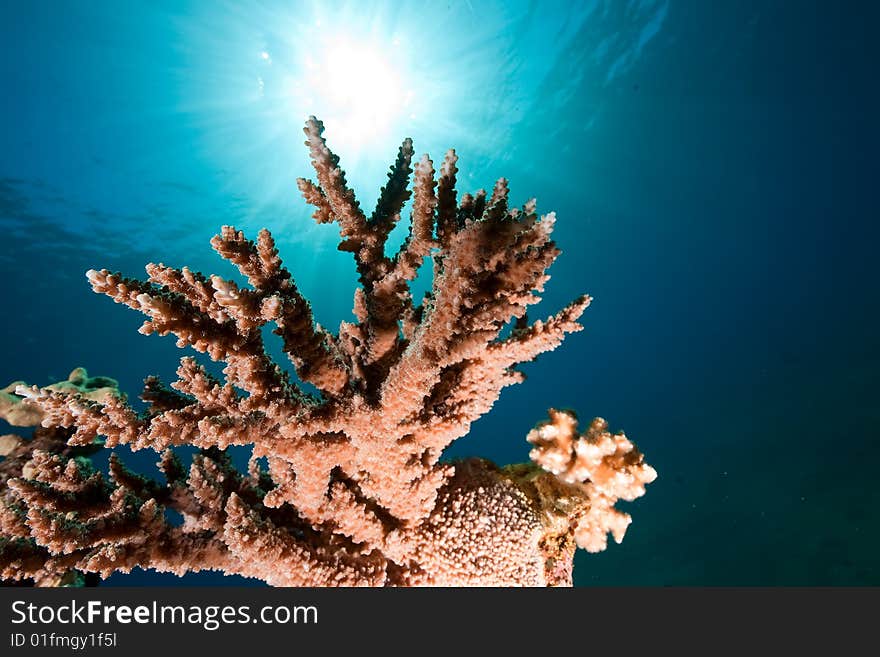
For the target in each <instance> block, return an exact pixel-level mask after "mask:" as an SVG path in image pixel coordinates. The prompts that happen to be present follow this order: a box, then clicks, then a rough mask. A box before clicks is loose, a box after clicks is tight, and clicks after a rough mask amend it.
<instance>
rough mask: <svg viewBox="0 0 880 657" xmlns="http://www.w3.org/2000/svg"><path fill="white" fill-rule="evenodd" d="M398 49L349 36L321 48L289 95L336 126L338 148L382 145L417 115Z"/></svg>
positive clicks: (292, 81) (303, 64) (303, 67)
mask: <svg viewBox="0 0 880 657" xmlns="http://www.w3.org/2000/svg"><path fill="white" fill-rule="evenodd" d="M394 49H395V46H394V44H393V43H392V42H390V41H389V43H388V44H387V47H384V48H383V47H381V46H380V44H377V43H371V42H370V41H368V40H357V39H355V38H353V37H350V36H347V37H342V38H340V37H339V36H337V37H335V38H334V39H332V40H327V41H324V42H322V43H320V47H317V48H314V49H312V50H311V52H309V53H308V54H307V55H305V56H304V57H303V59H302V61H301V62H300V66H301V70H300V75H299V76H296V77H295V78H291V79H290V87H289V89H288V92H289V93H290V94H291V96H292V97H293V98H292V100H294V101H295V102H296V104H297V105H302V106H305V107H309V108H313V109H312V110H310V113H312V112H313V113H315V114H316V115H318V116H320V117H321V119H322V120H323V121H324V122H325V123H327V124H328V125H331V124H332V125H333V129H334V140H335V141H336V143H337V144H338V145H345V146H349V147H351V148H354V149H358V148H359V147H363V146H365V145H367V144H369V143H370V142H373V141H377V140H378V139H380V138H382V137H383V136H384V135H385V134H387V133H388V131H389V129H390V128H391V126H392V125H394V124H395V121H396V120H397V119H399V118H400V117H401V116H410V115H411V114H412V112H411V110H412V108H411V107H410V105H411V103H412V99H413V92H412V90H410V89H408V88H407V81H406V80H405V79H404V73H403V71H402V70H400V69H399V68H398V67H396V66H395V65H394V57H393V55H394V54H395V53H394Z"/></svg>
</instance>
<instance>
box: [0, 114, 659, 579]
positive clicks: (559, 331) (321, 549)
mask: <svg viewBox="0 0 880 657" xmlns="http://www.w3.org/2000/svg"><path fill="white" fill-rule="evenodd" d="M304 132H305V134H306V142H305V143H306V145H307V146H308V148H309V151H310V153H311V158H312V163H313V165H314V169H315V174H316V180H315V181H310V180H305V179H300V180H299V181H298V183H299V188H300V191H301V192H302V194H303V196H304V197H305V199H306V201H308V202H309V203H310V204H312V205H313V206H314V208H315V212H314V215H313V216H314V218H315V220H316V221H317V222H318V223H330V222H335V223H336V224H337V225H338V227H339V232H340V236H341V241H340V245H339V248H340V250H342V251H348V252H351V253H352V254H353V256H354V259H355V263H356V266H357V270H358V274H359V281H360V287H359V288H358V289H357V290H356V292H355V296H354V316H355V319H356V321H354V322H351V323H348V322H343V323H342V324H341V326H340V327H339V330H338V331H337V332H336V333H332V332H330V331H327V330H325V329H324V328H322V327H321V326H320V325H319V324H317V323H316V322H315V320H314V318H313V316H312V311H311V307H310V305H309V303H308V301H307V300H306V299H305V298H304V297H303V296H302V295H301V294H300V292H299V290H298V289H297V287H296V284H295V283H294V280H293V278H292V277H291V275H290V273H289V272H288V271H287V270H286V269H285V268H284V266H283V265H282V263H281V260H280V258H279V255H278V250H277V249H276V248H275V244H274V241H273V238H272V235H271V234H270V233H269V231H267V230H262V231H260V233H259V234H258V235H257V238H256V240H254V241H252V240H250V239H248V238H246V237H245V235H244V234H243V233H242V232H241V231H238V230H236V229H234V228H233V227H230V226H224V227H223V229H222V231H221V233H220V234H219V235H217V236H215V237H214V238H213V240H212V241H211V244H212V246H213V247H214V249H215V250H216V251H217V252H218V253H219V254H220V255H221V256H222V257H223V258H225V259H227V260H229V261H230V262H232V263H233V264H234V265H235V266H236V267H237V268H238V270H239V271H240V272H241V274H242V276H243V277H244V278H245V279H246V280H247V283H248V285H247V286H243V285H240V284H239V283H236V282H235V281H233V280H228V279H224V278H221V277H220V276H216V275H213V276H205V275H203V274H201V273H198V272H194V271H191V270H190V269H188V268H187V267H183V268H181V269H176V268H173V267H168V266H165V265H163V264H149V265H147V268H146V269H147V275H148V279H147V280H146V281H140V280H137V279H133V278H126V277H124V276H122V275H121V274H118V273H112V272H109V271H107V270H100V271H94V270H92V271H89V272H88V274H87V276H88V279H89V281H90V283H91V285H92V288H93V289H94V290H95V291H96V292H99V293H102V294H105V295H107V296H109V297H111V298H112V299H113V300H114V301H116V302H117V303H122V304H125V305H127V306H129V307H130V308H133V309H135V310H139V311H141V312H142V313H144V314H145V315H146V316H147V321H146V322H145V323H144V325H143V326H142V328H141V332H142V333H144V334H150V333H158V334H159V335H166V334H172V335H174V336H176V338H177V343H178V345H179V346H180V347H191V348H193V349H194V350H195V351H197V352H201V353H204V354H206V355H207V357H209V358H210V359H212V360H214V361H219V362H222V363H224V364H225V367H224V369H223V379H222V380H220V379H217V378H215V377H213V376H211V375H210V374H209V373H208V371H207V370H206V369H205V368H204V367H203V366H202V365H201V364H200V363H199V362H198V360H196V359H195V358H192V357H185V358H183V359H182V360H181V364H180V367H179V369H178V371H177V375H178V380H177V381H175V382H173V383H172V384H171V385H170V387H167V386H165V385H164V384H163V383H162V382H160V381H159V380H158V379H156V378H154V377H150V378H148V379H147V380H146V382H145V387H144V391H143V393H142V394H141V399H143V400H144V402H146V404H147V410H146V411H145V412H142V413H138V412H136V411H135V409H133V408H132V407H131V406H130V405H129V404H128V402H127V399H126V397H125V395H123V394H121V393H120V392H119V391H118V390H117V385H116V382H115V381H113V380H112V379H108V378H105V377H96V378H94V379H90V378H89V377H88V374H87V373H86V372H85V370H83V369H82V368H79V369H77V370H75V371H74V372H73V373H72V374H71V377H70V380H69V381H68V382H64V383H62V384H55V385H52V386H47V387H43V388H38V387H36V386H30V387H29V386H27V385H24V384H23V383H21V382H16V383H15V384H12V385H11V386H9V387H7V388H5V389H3V390H2V391H0V417H4V418H6V419H7V420H9V421H10V422H11V423H12V424H16V425H19V426H27V425H34V424H38V423H39V424H40V425H41V426H40V427H39V428H37V429H36V431H35V433H34V436H33V437H32V438H31V439H25V438H21V437H18V436H15V435H8V436H3V437H0V450H2V452H3V454H4V455H5V459H4V460H3V461H2V462H0V485H2V486H3V488H2V498H0V577H2V578H4V579H7V580H16V581H32V582H35V583H37V584H40V585H59V584H66V583H76V582H81V581H82V578H83V576H84V575H85V574H92V575H94V574H97V575H99V576H102V577H106V576H107V575H109V574H111V573H113V572H115V571H123V572H127V571H129V570H131V569H132V568H134V567H138V566H139V567H143V568H154V569H157V570H160V571H171V572H175V573H181V574H182V573H184V572H187V571H196V570H201V569H219V570H222V571H225V572H227V573H236V574H241V575H245V576H249V577H257V578H260V579H262V580H264V581H266V582H268V583H270V584H275V585H346V586H348V585H351V586H354V585H372V586H378V585H566V584H571V567H572V556H573V553H574V550H575V548H576V547H578V546H579V547H582V548H584V549H586V550H588V551H599V550H602V549H604V548H605V546H606V541H607V538H606V537H607V534H608V533H609V532H610V533H611V534H612V536H613V537H614V538H615V540H617V541H618V542H619V541H620V540H622V538H623V534H624V532H625V530H626V527H627V525H628V524H629V522H630V518H629V516H628V515H626V514H625V513H623V512H621V511H618V510H617V509H615V508H614V504H615V503H616V501H617V500H618V499H623V500H632V499H635V498H636V497H638V496H639V495H641V494H643V493H644V485H645V484H646V483H649V482H650V481H652V480H653V478H654V477H655V473H654V471H653V469H651V468H650V466H648V465H646V464H645V463H644V462H643V459H642V455H641V454H640V453H639V452H638V450H637V449H636V448H635V447H634V446H633V444H632V443H631V442H630V441H629V440H627V439H626V437H625V436H623V434H611V433H609V432H608V430H607V425H606V423H605V422H604V420H601V419H596V420H594V421H593V422H592V424H591V425H590V426H589V427H588V429H587V430H586V431H585V432H584V433H583V434H579V433H578V431H577V419H576V418H575V417H574V415H573V414H572V413H570V412H566V411H556V410H551V412H550V420H549V421H548V422H545V423H543V424H541V425H539V426H538V427H536V428H535V429H534V430H533V431H532V432H531V433H529V435H528V440H529V442H531V443H532V445H533V449H532V452H531V458H532V460H533V463H531V464H523V465H516V466H508V467H506V468H499V467H497V466H495V465H493V464H491V463H489V462H487V461H483V460H478V459H471V460H468V461H463V462H459V463H447V462H443V461H441V460H440V457H441V454H442V452H443V450H444V448H445V447H446V446H448V445H449V444H450V443H451V442H452V441H453V440H455V439H457V438H460V437H462V436H464V435H466V434H467V433H468V431H469V428H470V425H471V423H472V422H473V421H474V420H476V419H477V418H479V417H480V416H481V415H482V414H484V413H486V412H487V411H488V410H489V409H490V408H491V407H492V405H493V404H494V402H495V401H496V399H497V398H498V396H499V394H500V392H501V390H502V389H503V388H504V387H506V386H508V385H512V384H515V383H519V382H521V381H522V380H523V376H522V374H521V373H520V372H519V371H518V370H517V369H516V366H517V365H518V364H519V363H523V362H526V361H530V360H532V359H534V358H535V357H536V356H538V355H539V354H541V353H543V352H546V351H549V350H552V349H555V348H556V347H557V346H558V345H559V344H560V343H561V342H562V340H563V338H564V337H565V335H566V334H567V333H570V332H573V331H578V330H580V329H581V326H580V324H579V323H578V321H577V320H578V319H579V317H580V315H581V314H582V313H583V311H584V310H585V308H586V307H587V306H588V304H589V302H590V298H589V297H587V296H583V297H580V298H579V299H576V300H575V301H573V302H572V303H571V304H570V305H569V306H567V307H565V308H563V309H562V310H561V311H559V312H558V313H557V314H555V315H553V316H552V317H549V318H548V319H546V320H544V321H534V322H529V320H528V318H527V316H526V310H527V308H528V306H529V305H532V304H534V303H536V302H537V301H539V296H538V295H539V293H540V292H541V291H542V290H543V285H544V283H545V282H546V281H547V279H548V276H547V274H546V271H547V269H548V267H549V266H550V265H551V264H552V262H553V261H554V260H555V258H556V257H557V255H558V254H559V251H558V249H557V248H556V246H555V244H554V243H553V241H552V240H551V239H550V234H551V232H552V229H553V224H554V221H555V217H554V215H553V214H552V213H551V214H547V215H543V216H540V217H539V216H538V215H537V214H536V206H535V202H534V200H532V201H529V202H528V203H526V205H525V206H524V207H523V208H522V209H515V208H510V207H508V189H507V181H506V180H505V179H503V178H502V179H500V180H499V181H498V182H497V183H496V184H495V186H494V189H493V190H492V192H491V193H489V194H487V193H486V192H484V191H483V190H480V191H479V192H477V193H476V194H473V195H472V194H463V195H461V197H460V198H459V196H458V192H457V191H456V174H457V171H458V170H457V167H456V164H457V156H456V154H455V152H454V151H452V150H450V151H449V152H447V153H446V156H445V158H444V160H443V163H442V164H441V165H440V171H439V176H438V175H436V172H435V170H434V165H433V163H432V162H431V160H430V159H429V158H428V157H427V156H423V157H422V158H421V159H420V160H419V161H418V162H417V163H415V165H414V166H413V164H412V160H413V146H412V142H411V141H410V140H409V139H407V140H405V141H404V142H403V144H402V145H401V147H400V150H399V152H398V156H397V159H396V161H395V163H394V164H393V165H392V167H391V170H390V173H389V174H388V182H387V184H386V185H385V187H383V189H382V191H381V194H380V197H379V200H378V202H377V205H376V208H375V210H374V211H373V213H372V214H371V215H370V216H369V217H367V215H366V214H365V213H364V212H363V211H362V209H361V208H360V205H359V204H358V202H357V200H356V198H355V195H354V193H353V192H352V190H350V189H349V188H348V186H347V184H346V181H345V174H344V172H343V171H342V169H341V168H339V164H338V158H337V157H336V156H335V155H334V154H333V153H332V152H331V151H330V150H329V149H328V147H327V144H326V142H325V140H324V138H323V126H322V124H321V123H320V122H319V121H318V120H317V119H315V118H313V117H312V118H310V119H309V121H308V122H307V123H306V127H305V130H304ZM410 176H412V177H413V185H412V188H411V189H410V184H409V183H410ZM410 198H412V212H411V224H410V231H409V235H408V237H407V238H406V240H405V241H404V243H403V245H402V246H401V247H400V249H399V251H398V252H397V253H396V255H394V256H393V257H390V256H388V255H386V252H385V247H386V241H387V238H388V235H389V233H390V232H391V230H392V229H393V228H394V226H395V225H396V223H397V222H398V221H399V220H400V215H401V212H402V209H403V207H404V205H405V203H406V202H407V201H408V200H410ZM426 258H431V259H432V260H433V265H434V278H433V287H432V290H431V292H430V293H429V294H427V295H426V296H425V298H424V299H422V300H421V301H420V302H418V303H417V302H416V301H415V300H414V299H413V298H412V296H411V293H410V283H411V282H412V281H413V279H414V278H415V276H416V272H417V270H418V269H419V267H420V265H421V264H422V262H423V261H424V260H425V259H426ZM266 324H271V325H273V326H274V332H275V333H276V334H277V335H279V336H280V338H281V340H282V343H283V348H284V351H285V353H286V354H287V356H288V357H289V359H290V362H291V365H292V370H293V372H295V375H293V374H290V373H288V372H287V371H286V370H284V369H282V368H281V367H280V366H279V365H278V364H277V363H275V362H273V360H272V359H271V358H270V357H269V356H268V355H267V353H266V351H265V348H264V344H263V338H262V328H263V326H264V325H266ZM511 325H512V329H511V330H510V331H507V332H504V329H505V327H509V326H511ZM502 336H504V337H502ZM299 382H307V383H309V384H311V385H312V386H314V387H315V388H316V389H317V390H318V391H319V393H320V394H318V395H314V394H308V393H306V392H305V391H304V390H303V389H302V387H301V385H299ZM524 433H525V432H524ZM116 445H128V446H130V447H131V448H132V449H136V450H137V449H153V450H155V451H157V452H159V453H160V454H161V456H160V461H159V466H160V469H161V470H162V472H163V474H164V482H157V481H153V480H150V479H147V478H144V477H141V476H139V475H137V474H134V473H132V472H130V471H129V470H127V469H126V468H125V466H124V465H123V464H122V463H121V462H120V460H119V459H118V458H116V456H115V455H113V456H111V460H110V471H109V477H106V476H104V475H102V474H101V473H100V472H97V471H96V470H95V469H94V467H93V466H92V465H91V463H90V461H89V459H88V454H89V453H91V452H93V451H94V450H97V449H102V448H112V447H114V446H116ZM180 445H194V446H196V447H198V448H200V452H199V453H198V454H197V455H196V456H195V457H194V458H193V459H192V463H191V464H190V466H189V468H186V467H184V465H183V464H182V463H181V462H180V460H179V458H178V457H177V456H176V455H175V454H174V452H173V449H172V448H174V447H175V446H180ZM230 445H250V446H252V448H253V458H252V460H251V463H250V465H249V468H248V472H247V473H240V472H238V471H237V470H236V469H235V468H234V467H233V466H232V463H231V460H230V459H229V457H228V456H227V454H226V452H225V450H226V448H227V447H229V446H230ZM261 463H265V464H266V466H267V468H266V469H263V467H261ZM166 509H171V510H174V511H176V512H178V513H179V514H180V515H181V516H182V517H183V522H182V524H181V523H172V522H169V520H168V519H167V517H166V512H165V511H166Z"/></svg>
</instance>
